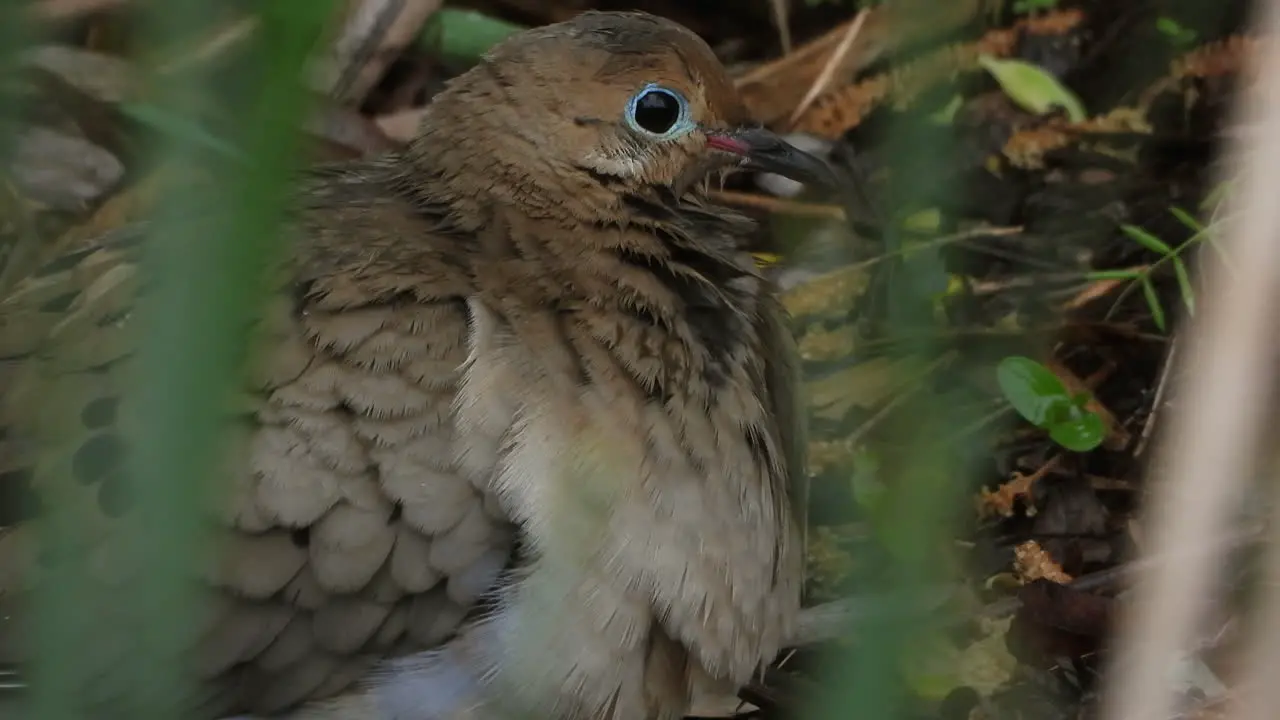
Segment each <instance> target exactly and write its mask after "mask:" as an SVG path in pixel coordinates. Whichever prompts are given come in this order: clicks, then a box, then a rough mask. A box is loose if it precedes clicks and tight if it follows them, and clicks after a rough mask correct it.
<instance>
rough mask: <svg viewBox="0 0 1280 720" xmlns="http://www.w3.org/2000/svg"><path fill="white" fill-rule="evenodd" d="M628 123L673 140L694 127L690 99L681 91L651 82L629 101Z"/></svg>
mask: <svg viewBox="0 0 1280 720" xmlns="http://www.w3.org/2000/svg"><path fill="white" fill-rule="evenodd" d="M625 119H626V121H627V127H629V128H631V129H632V130H634V131H636V132H637V133H639V134H641V135H644V136H646V137H650V138H653V139H655V140H670V139H671V138H674V137H678V136H680V135H683V134H685V133H687V132H689V131H690V130H692V129H693V118H692V117H691V112H690V110H689V101H688V100H686V99H685V97H684V95H681V94H680V92H678V91H676V90H672V89H671V88H669V87H665V86H663V85H659V84H658V83H649V84H648V85H645V86H644V87H643V88H641V89H640V92H638V93H636V94H635V95H632V96H631V99H630V100H628V101H627V112H626V115H625Z"/></svg>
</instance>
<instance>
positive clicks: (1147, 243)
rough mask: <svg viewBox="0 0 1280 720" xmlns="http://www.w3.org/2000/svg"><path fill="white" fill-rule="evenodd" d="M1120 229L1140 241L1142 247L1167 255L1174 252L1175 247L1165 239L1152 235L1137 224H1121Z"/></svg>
mask: <svg viewBox="0 0 1280 720" xmlns="http://www.w3.org/2000/svg"><path fill="white" fill-rule="evenodd" d="M1120 230H1121V231H1122V232H1123V233H1124V234H1125V235H1128V236H1129V237H1130V238H1131V239H1133V241H1134V242H1136V243H1138V244H1139V245H1141V246H1142V247H1144V248H1146V249H1148V250H1150V251H1152V252H1157V253H1160V254H1161V255H1166V256H1167V255H1172V254H1173V248H1171V247H1169V246H1168V245H1167V244H1166V243H1165V241H1163V240H1161V239H1160V238H1158V237H1156V236H1155V235H1152V234H1151V233H1149V232H1147V231H1146V230H1143V229H1142V228H1140V227H1138V226H1137V225H1121V226H1120Z"/></svg>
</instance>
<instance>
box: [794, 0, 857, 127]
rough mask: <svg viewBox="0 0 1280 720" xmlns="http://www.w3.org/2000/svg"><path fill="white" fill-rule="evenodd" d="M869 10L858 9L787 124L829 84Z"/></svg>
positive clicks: (802, 113) (803, 110) (800, 113)
mask: <svg viewBox="0 0 1280 720" xmlns="http://www.w3.org/2000/svg"><path fill="white" fill-rule="evenodd" d="M869 12H870V10H869V9H868V8H863V9H861V10H859V11H858V15H857V17H855V18H854V19H853V22H851V23H849V29H848V30H847V31H846V32H845V34H844V37H842V38H840V44H839V45H837V46H836V50H835V52H833V53H831V57H829V58H827V64H826V65H823V66H822V72H820V73H818V77H817V78H815V79H814V81H813V84H812V85H810V86H809V91H808V92H806V93H805V94H804V98H802V99H801V100H800V104H799V105H796V109H795V110H793V111H792V112H791V117H790V118H789V119H788V120H787V125H795V124H796V121H797V120H799V119H800V116H802V115H804V112H805V110H808V109H809V106H810V105H812V104H813V101H814V100H816V99H817V98H818V96H819V95H821V94H822V93H823V91H825V90H826V89H827V86H828V85H830V84H831V78H832V77H834V76H835V74H836V68H838V67H840V66H841V64H842V63H844V57H845V55H848V54H849V48H851V47H853V41H854V40H855V39H856V38H857V37H858V33H860V32H862V26H863V25H864V24H865V23H866V22H867V14H868V13H869Z"/></svg>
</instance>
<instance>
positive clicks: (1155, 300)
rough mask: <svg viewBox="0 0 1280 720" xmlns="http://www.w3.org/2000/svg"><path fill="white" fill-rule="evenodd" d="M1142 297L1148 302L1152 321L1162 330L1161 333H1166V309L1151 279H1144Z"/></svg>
mask: <svg viewBox="0 0 1280 720" xmlns="http://www.w3.org/2000/svg"><path fill="white" fill-rule="evenodd" d="M1142 296H1143V297H1144V298H1146V300H1147V307H1148V308H1149V309H1150V310H1151V320H1152V322H1154V323H1155V324H1156V327H1157V328H1160V332H1165V331H1166V329H1167V328H1166V327H1165V317H1164V307H1162V306H1161V305H1160V298H1159V296H1157V295H1156V288H1155V285H1152V284H1151V278H1150V277H1144V278H1142Z"/></svg>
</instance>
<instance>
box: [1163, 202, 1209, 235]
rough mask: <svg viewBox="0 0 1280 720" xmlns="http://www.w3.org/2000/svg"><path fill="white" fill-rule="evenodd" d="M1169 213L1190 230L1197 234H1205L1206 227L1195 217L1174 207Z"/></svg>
mask: <svg viewBox="0 0 1280 720" xmlns="http://www.w3.org/2000/svg"><path fill="white" fill-rule="evenodd" d="M1169 212H1170V213H1171V214H1172V215H1173V216H1174V217H1175V218H1177V219H1178V222H1180V223H1182V224H1183V225H1186V226H1187V227H1188V228H1190V229H1191V231H1192V232H1195V233H1201V232H1204V225H1202V224H1201V223H1200V221H1199V220H1197V219H1196V218H1195V216H1194V215H1192V214H1191V213H1189V212H1187V211H1186V210H1183V209H1182V208H1180V207H1178V206H1176V205H1174V206H1171V207H1170V208H1169Z"/></svg>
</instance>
